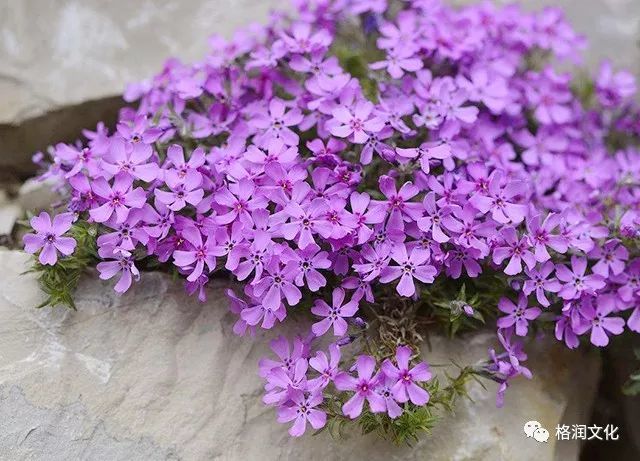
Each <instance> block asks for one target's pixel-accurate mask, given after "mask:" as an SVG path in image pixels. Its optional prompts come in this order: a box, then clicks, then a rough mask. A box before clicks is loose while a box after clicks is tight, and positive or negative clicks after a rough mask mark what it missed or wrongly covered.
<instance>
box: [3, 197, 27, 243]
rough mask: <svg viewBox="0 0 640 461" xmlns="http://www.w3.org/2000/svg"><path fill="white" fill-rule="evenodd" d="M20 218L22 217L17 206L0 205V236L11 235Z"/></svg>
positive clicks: (14, 204) (10, 204) (20, 209)
mask: <svg viewBox="0 0 640 461" xmlns="http://www.w3.org/2000/svg"><path fill="white" fill-rule="evenodd" d="M20 216H22V208H20V206H19V205H18V204H16V203H0V236H2V235H9V234H11V231H12V230H13V226H14V225H15V223H16V221H17V220H18V219H19V218H20Z"/></svg>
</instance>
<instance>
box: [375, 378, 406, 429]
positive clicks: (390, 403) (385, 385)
mask: <svg viewBox="0 0 640 461" xmlns="http://www.w3.org/2000/svg"><path fill="white" fill-rule="evenodd" d="M378 379H379V384H378V390H377V392H378V394H380V396H381V397H382V398H383V399H384V403H385V406H386V411H387V415H389V418H391V419H396V418H397V417H398V416H400V415H401V414H402V411H403V410H402V407H401V406H400V405H398V402H397V401H396V398H395V397H394V393H393V390H392V387H393V386H394V385H395V384H397V380H395V379H393V378H389V377H388V376H387V375H386V374H384V373H382V376H380V377H379V378H378Z"/></svg>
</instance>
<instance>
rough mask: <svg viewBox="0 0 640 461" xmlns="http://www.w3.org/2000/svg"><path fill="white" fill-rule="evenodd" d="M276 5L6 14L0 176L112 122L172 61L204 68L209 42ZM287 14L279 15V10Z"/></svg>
mask: <svg viewBox="0 0 640 461" xmlns="http://www.w3.org/2000/svg"><path fill="white" fill-rule="evenodd" d="M280 3H281V2H277V1H276V0H218V1H216V2H211V1H207V0H185V1H180V2H178V1H175V0H147V1H144V2H125V1H123V0H119V1H111V2H104V1H101V0H83V1H79V0H56V1H51V2H39V1H33V0H32V1H28V0H27V1H21V2H5V3H3V4H2V5H0V37H1V39H0V100H1V101H3V104H1V105H0V139H2V145H1V146H0V167H6V166H11V167H12V168H13V169H14V170H17V171H18V172H29V171H31V170H32V168H31V165H30V161H29V159H30V157H31V155H32V154H33V153H34V152H35V151H37V150H41V149H44V148H45V147H46V146H47V145H48V144H51V143H55V142H59V141H73V140H74V139H76V138H77V137H78V136H79V135H80V130H81V129H82V128H94V127H95V125H96V123H97V122H98V121H99V120H106V121H114V120H115V114H116V111H117V108H118V107H120V106H122V105H123V102H122V100H121V99H120V98H119V95H121V94H122V92H123V90H124V88H125V85H126V83H128V82H132V81H138V80H143V79H145V78H148V77H150V76H152V75H154V74H155V73H157V72H158V71H159V70H160V67H161V65H162V63H163V62H164V61H165V60H166V59H167V58H169V57H171V56H176V57H178V58H180V59H183V60H185V61H187V62H191V61H194V60H197V59H200V58H202V57H203V56H204V54H205V52H206V50H207V46H208V45H207V37H209V36H210V35H211V34H213V33H219V34H223V35H226V36H229V35H230V34H232V33H233V32H234V31H235V30H236V29H237V28H238V27H240V26H242V25H247V24H249V23H251V22H258V21H260V22H264V21H265V20H266V16H267V12H268V11H269V9H270V8H272V7H274V6H276V5H279V4H280ZM281 8H282V7H281Z"/></svg>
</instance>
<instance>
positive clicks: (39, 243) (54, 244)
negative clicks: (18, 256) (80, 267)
mask: <svg viewBox="0 0 640 461" xmlns="http://www.w3.org/2000/svg"><path fill="white" fill-rule="evenodd" d="M75 219H76V218H75V215H74V214H73V213H62V214H59V215H57V216H55V217H54V218H53V223H52V222H51V217H50V216H49V213H46V212H44V211H43V212H42V213H40V214H39V215H38V216H34V217H33V218H31V221H30V223H31V227H32V228H33V230H34V231H36V232H35V234H33V233H31V234H25V236H24V237H23V238H22V240H23V242H24V251H26V252H27V253H32V254H33V253H36V252H37V251H38V250H40V249H42V251H41V252H40V256H38V261H40V263H41V264H45V265H50V266H53V265H54V264H55V263H56V262H57V261H58V251H59V252H60V253H62V254H63V255H64V256H69V255H70V254H71V253H73V251H74V250H75V248H76V241H75V239H73V238H72V237H63V235H64V234H65V233H66V232H67V231H68V230H69V229H71V225H72V224H73V221H74V220H75Z"/></svg>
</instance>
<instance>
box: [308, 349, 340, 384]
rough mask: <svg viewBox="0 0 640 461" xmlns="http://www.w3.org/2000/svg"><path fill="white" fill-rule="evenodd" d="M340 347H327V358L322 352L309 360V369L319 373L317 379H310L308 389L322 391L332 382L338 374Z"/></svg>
mask: <svg viewBox="0 0 640 461" xmlns="http://www.w3.org/2000/svg"><path fill="white" fill-rule="evenodd" d="M339 363H340V347H338V345H337V344H331V345H330V346H329V357H327V354H325V353H324V352H323V351H318V352H316V355H315V356H314V357H312V358H310V359H309V365H311V368H313V369H314V370H316V371H317V372H318V373H320V376H318V377H317V378H313V379H310V380H309V382H308V385H309V389H314V390H315V389H324V388H325V387H327V386H328V385H329V383H330V382H332V381H333V380H334V379H335V377H336V375H337V374H338V372H339V368H338V365H339Z"/></svg>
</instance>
